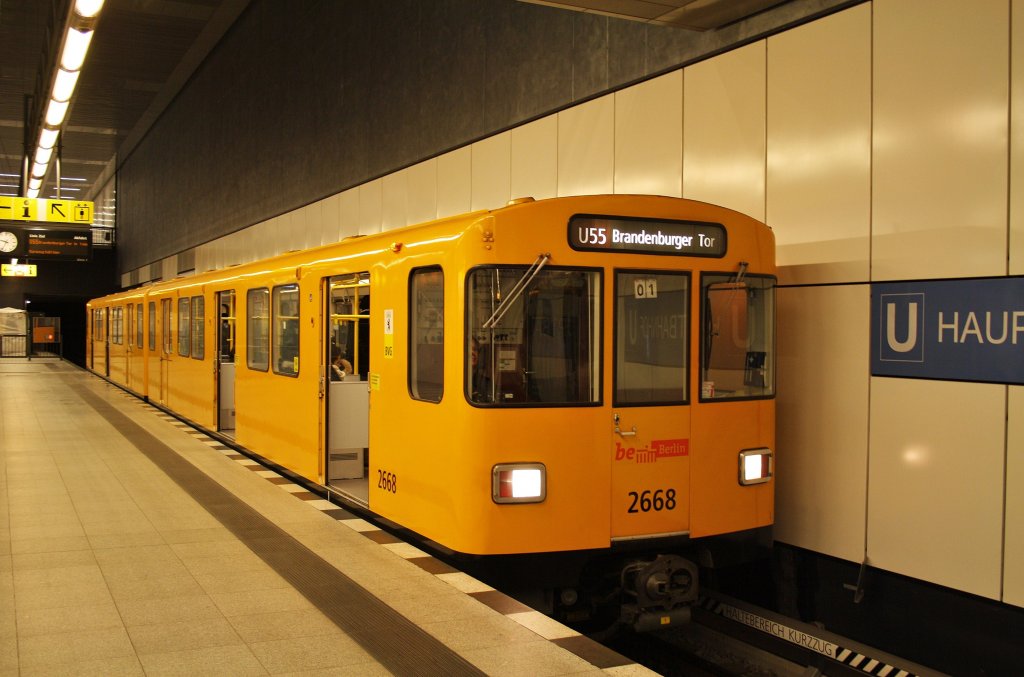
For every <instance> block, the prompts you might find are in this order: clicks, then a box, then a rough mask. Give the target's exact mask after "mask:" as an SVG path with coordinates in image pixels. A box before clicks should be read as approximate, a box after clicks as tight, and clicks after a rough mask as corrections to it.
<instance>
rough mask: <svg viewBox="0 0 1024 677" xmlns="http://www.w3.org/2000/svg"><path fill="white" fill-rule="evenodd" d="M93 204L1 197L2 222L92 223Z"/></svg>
mask: <svg viewBox="0 0 1024 677" xmlns="http://www.w3.org/2000/svg"><path fill="white" fill-rule="evenodd" d="M92 214H93V203H92V202H88V201H86V200H47V199H45V198H31V197H7V196H0V220H3V219H7V220H10V221H40V222H43V223H76V224H78V225H80V226H86V225H89V224H91V223H92Z"/></svg>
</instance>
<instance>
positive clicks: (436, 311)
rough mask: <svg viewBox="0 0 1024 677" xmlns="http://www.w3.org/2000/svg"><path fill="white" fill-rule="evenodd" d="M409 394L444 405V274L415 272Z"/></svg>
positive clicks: (437, 270) (411, 292)
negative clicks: (442, 400)
mask: <svg viewBox="0 0 1024 677" xmlns="http://www.w3.org/2000/svg"><path fill="white" fill-rule="evenodd" d="M409 316H410V318H411V320H410V322H409V394H410V395H411V396H412V398H413V399H415V400H424V401H426V402H440V401H441V397H442V396H443V395H444V273H443V272H442V270H441V269H440V268H438V267H436V266H435V267H431V268H419V269H417V270H413V271H412V274H411V275H410V283H409Z"/></svg>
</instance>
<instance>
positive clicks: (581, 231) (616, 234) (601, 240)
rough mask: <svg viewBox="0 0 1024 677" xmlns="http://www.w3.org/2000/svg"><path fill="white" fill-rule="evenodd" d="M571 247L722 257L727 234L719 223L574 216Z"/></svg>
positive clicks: (591, 249) (587, 249) (570, 234)
mask: <svg viewBox="0 0 1024 677" xmlns="http://www.w3.org/2000/svg"><path fill="white" fill-rule="evenodd" d="M569 246H570V247H572V248H573V249H577V250H582V251H621V252H635V253H642V254H670V255H675V256H713V257H721V256H725V249H726V237H725V228H724V227H723V226H722V224H720V223H705V222H702V221H651V220H646V219H644V220H641V219H615V218H609V217H605V216H574V217H573V218H572V219H570V220H569Z"/></svg>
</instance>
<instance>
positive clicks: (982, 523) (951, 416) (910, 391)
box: [867, 378, 1006, 599]
mask: <svg viewBox="0 0 1024 677" xmlns="http://www.w3.org/2000/svg"><path fill="white" fill-rule="evenodd" d="M1005 435H1006V386H1001V385H992V384H983V383H954V382H949V381H926V380H914V379H898V378H872V380H871V433H870V450H871V451H870V457H869V471H868V532H867V542H868V550H867V554H868V561H869V563H870V564H871V565H872V566H875V567H880V568H882V569H886V570H889V571H895V572H896V573H900V574H904V575H907V576H912V577H914V578H919V579H923V580H925V581H930V582H932V583H937V584H939V585H945V586H948V587H951V588H956V589H957V590H964V591H966V592H969V593H972V594H975V595H981V596H983V597H988V598H991V599H999V598H1000V589H1001V584H1002V564H1003V555H1002V551H1003V480H1004V473H1003V459H1004V449H1005V446H1004V445H1005V440H1006V438H1005Z"/></svg>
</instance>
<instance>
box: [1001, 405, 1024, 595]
mask: <svg viewBox="0 0 1024 677" xmlns="http://www.w3.org/2000/svg"><path fill="white" fill-rule="evenodd" d="M1008 390H1009V396H1008V397H1009V399H1008V401H1007V407H1008V410H1009V412H1008V413H1009V416H1008V417H1007V418H1008V421H1009V428H1008V430H1007V431H1006V527H1005V528H1006V538H1005V540H1006V546H1005V548H1006V551H1005V554H1004V561H1003V601H1004V602H1006V603H1007V604H1015V605H1017V606H1019V607H1024V387H1020V386H1010V387H1009V388H1008Z"/></svg>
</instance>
